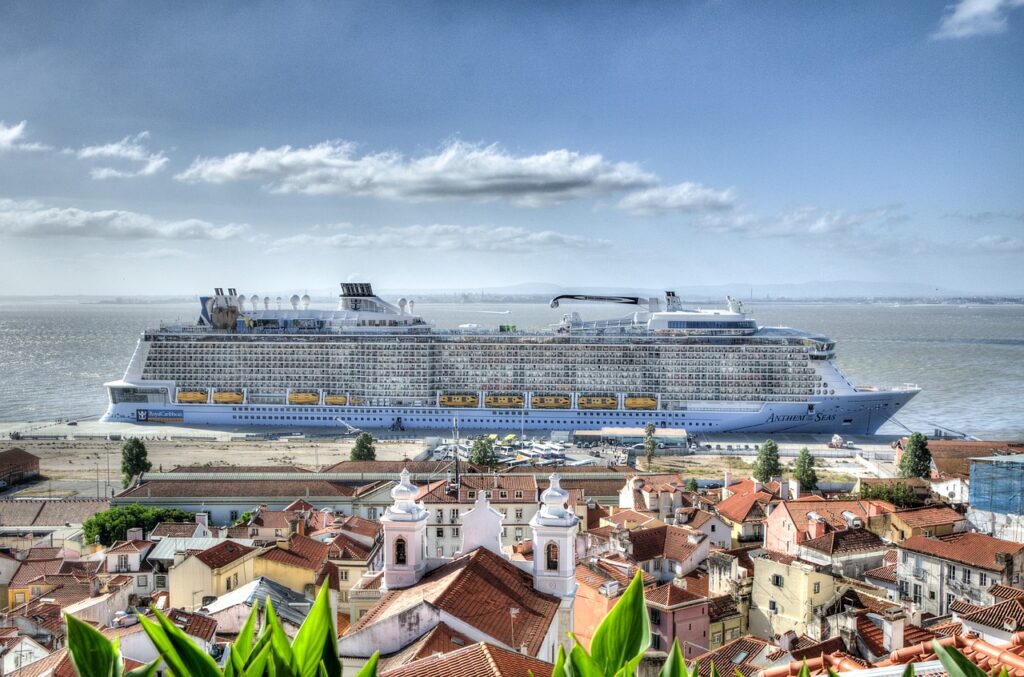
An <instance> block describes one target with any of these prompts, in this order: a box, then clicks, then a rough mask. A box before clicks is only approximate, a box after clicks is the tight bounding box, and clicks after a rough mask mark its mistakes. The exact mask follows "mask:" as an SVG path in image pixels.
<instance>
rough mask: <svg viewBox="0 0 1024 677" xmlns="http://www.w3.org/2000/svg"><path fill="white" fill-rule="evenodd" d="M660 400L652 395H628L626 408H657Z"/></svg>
mask: <svg viewBox="0 0 1024 677" xmlns="http://www.w3.org/2000/svg"><path fill="white" fill-rule="evenodd" d="M657 408H658V400H657V399H656V398H654V397H651V396H650V395H629V396H627V397H626V409H657Z"/></svg>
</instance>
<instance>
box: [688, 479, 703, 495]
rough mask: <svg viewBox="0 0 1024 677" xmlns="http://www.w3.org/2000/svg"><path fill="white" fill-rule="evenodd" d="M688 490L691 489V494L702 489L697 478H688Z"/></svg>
mask: <svg viewBox="0 0 1024 677" xmlns="http://www.w3.org/2000/svg"><path fill="white" fill-rule="evenodd" d="M686 490H687V491H689V492H690V493H691V494H695V493H697V492H698V491H700V487H698V486H697V480H695V479H694V478H692V477H691V478H690V479H688V480H686Z"/></svg>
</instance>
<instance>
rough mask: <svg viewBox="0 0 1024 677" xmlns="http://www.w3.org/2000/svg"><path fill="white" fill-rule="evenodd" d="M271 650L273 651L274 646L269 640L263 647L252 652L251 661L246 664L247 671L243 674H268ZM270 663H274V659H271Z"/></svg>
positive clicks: (260, 675)
mask: <svg viewBox="0 0 1024 677" xmlns="http://www.w3.org/2000/svg"><path fill="white" fill-rule="evenodd" d="M271 651H273V646H272V645H271V644H270V642H267V643H266V644H264V645H263V648H262V649H260V650H259V651H257V652H254V653H252V654H250V655H249V663H248V664H247V665H246V666H245V671H244V672H242V673H241V675H245V677H262V675H264V674H267V671H266V668H267V665H268V659H269V658H270V652H271ZM270 664H273V661H270Z"/></svg>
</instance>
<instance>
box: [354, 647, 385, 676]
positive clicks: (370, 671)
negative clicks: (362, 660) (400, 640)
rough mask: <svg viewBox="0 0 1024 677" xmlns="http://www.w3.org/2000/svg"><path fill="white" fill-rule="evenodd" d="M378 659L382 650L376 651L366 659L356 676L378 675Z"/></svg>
mask: <svg viewBox="0 0 1024 677" xmlns="http://www.w3.org/2000/svg"><path fill="white" fill-rule="evenodd" d="M378 660H380V652H379V651H374V652H373V655H372V656H370V659H369V660H368V661H366V664H365V665H363V667H362V668H360V669H359V672H357V673H356V677H377V661H378Z"/></svg>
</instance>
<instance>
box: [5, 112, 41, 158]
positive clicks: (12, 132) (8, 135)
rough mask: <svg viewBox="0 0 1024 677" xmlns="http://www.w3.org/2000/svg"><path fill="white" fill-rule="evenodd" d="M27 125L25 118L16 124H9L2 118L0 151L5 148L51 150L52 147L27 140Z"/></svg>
mask: <svg viewBox="0 0 1024 677" xmlns="http://www.w3.org/2000/svg"><path fill="white" fill-rule="evenodd" d="M27 127H28V123H27V122H26V121H25V120H22V121H21V122H19V123H18V124H16V125H8V124H6V123H4V121H3V120H0V152H3V151H5V150H25V151H40V150H50V147H49V146H47V145H44V144H41V143H34V142H29V141H25V140H24V137H25V129H26V128H27Z"/></svg>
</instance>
